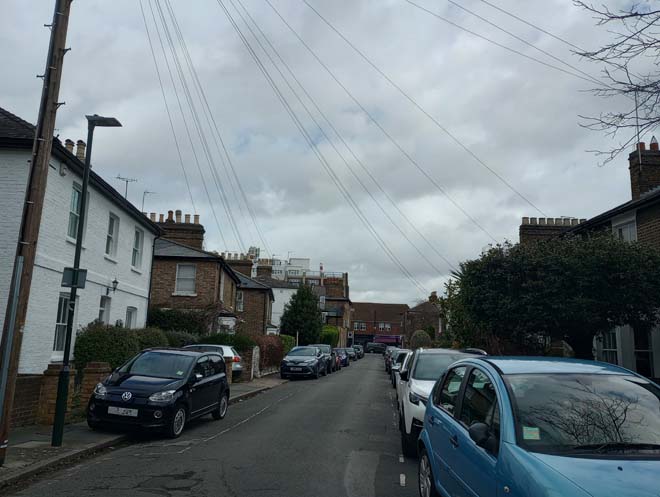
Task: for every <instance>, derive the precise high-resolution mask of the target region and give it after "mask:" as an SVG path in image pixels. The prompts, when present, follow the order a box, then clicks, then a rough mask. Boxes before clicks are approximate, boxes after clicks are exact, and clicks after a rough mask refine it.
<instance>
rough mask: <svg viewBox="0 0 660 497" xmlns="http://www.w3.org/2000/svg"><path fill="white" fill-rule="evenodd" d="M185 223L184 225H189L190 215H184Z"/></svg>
mask: <svg viewBox="0 0 660 497" xmlns="http://www.w3.org/2000/svg"><path fill="white" fill-rule="evenodd" d="M185 222H186V224H190V214H186V215H185Z"/></svg>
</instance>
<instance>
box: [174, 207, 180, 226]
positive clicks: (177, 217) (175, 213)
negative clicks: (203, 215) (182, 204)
mask: <svg viewBox="0 0 660 497" xmlns="http://www.w3.org/2000/svg"><path fill="white" fill-rule="evenodd" d="M174 216H175V217H176V222H177V223H180V222H181V211H180V210H179V209H177V210H176V211H174Z"/></svg>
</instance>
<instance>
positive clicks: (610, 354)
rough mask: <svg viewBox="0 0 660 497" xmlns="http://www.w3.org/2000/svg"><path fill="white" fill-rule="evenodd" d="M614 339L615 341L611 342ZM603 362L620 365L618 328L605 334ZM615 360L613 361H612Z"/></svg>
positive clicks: (602, 353) (602, 349) (602, 351)
mask: <svg viewBox="0 0 660 497" xmlns="http://www.w3.org/2000/svg"><path fill="white" fill-rule="evenodd" d="M612 338H613V341H612V340H611V339H612ZM602 344H603V346H602V348H601V360H602V361H603V362H609V363H610V364H619V333H618V332H617V329H616V328H613V329H611V330H609V331H606V332H605V333H603V342H602ZM612 358H613V359H614V361H611V360H610V359H612Z"/></svg>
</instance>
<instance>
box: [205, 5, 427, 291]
mask: <svg viewBox="0 0 660 497" xmlns="http://www.w3.org/2000/svg"><path fill="white" fill-rule="evenodd" d="M217 2H218V5H219V6H220V7H221V8H222V10H223V11H224V13H225V15H226V16H227V19H228V20H229V22H230V23H231V24H232V27H233V28H234V30H235V31H236V33H237V34H238V35H239V37H240V39H241V41H242V42H243V44H244V45H245V48H246V49H247V50H248V52H249V53H250V55H251V57H252V58H253V60H254V62H255V63H256V64H257V67H258V68H259V70H260V71H261V72H262V74H263V75H264V77H265V78H266V80H267V82H268V84H269V85H270V87H271V88H272V89H273V91H274V92H275V94H276V96H277V98H278V100H279V101H280V103H282V105H283V106H284V108H285V110H286V112H287V114H288V115H289V117H291V119H292V120H293V122H294V124H295V126H296V127H297V129H298V130H299V131H300V133H301V134H302V136H303V138H304V139H305V141H306V142H307V144H308V145H309V147H310V149H311V150H312V151H313V152H314V154H315V155H316V157H317V159H318V160H319V162H320V163H321V165H322V166H323V167H324V169H325V171H326V172H327V173H328V175H329V176H330V178H331V180H332V181H333V183H334V184H335V186H336V187H337V189H338V190H339V191H340V193H341V194H342V196H343V197H344V199H345V200H346V202H347V203H348V204H349V205H350V206H351V208H352V209H353V211H354V212H355V214H356V215H357V216H358V218H359V219H360V221H362V223H363V224H364V225H365V227H366V228H367V230H368V231H369V233H370V234H371V235H372V236H373V237H374V239H375V240H376V242H377V243H378V245H379V246H380V247H381V249H383V251H384V252H385V253H386V255H387V256H388V257H389V258H390V260H391V261H392V262H393V263H394V264H395V265H396V266H397V267H398V268H399V269H400V270H401V272H402V273H403V274H404V276H405V277H406V278H408V279H409V280H410V281H411V282H412V283H413V284H414V285H415V286H416V287H417V289H418V290H420V291H421V292H422V294H427V291H426V289H425V288H424V287H423V286H422V285H421V284H420V283H419V281H417V279H416V278H415V277H414V276H413V275H412V274H411V273H410V272H409V271H408V270H407V269H406V267H405V266H404V265H403V264H402V263H401V262H400V261H399V260H398V258H397V257H396V255H395V254H394V253H393V252H392V251H391V250H390V248H389V247H388V245H387V243H386V242H385V241H384V240H383V239H382V237H381V236H380V235H379V234H378V232H377V231H376V229H375V228H374V227H373V225H372V224H371V223H370V222H369V220H368V219H367V218H366V216H365V215H364V213H363V212H362V210H361V209H360V207H359V205H358V204H357V203H356V202H355V200H354V199H353V198H352V196H351V194H350V192H349V191H348V190H347V189H346V187H345V186H344V184H343V183H342V182H341V179H340V178H339V177H338V176H337V175H336V173H335V172H334V171H333V169H332V167H331V166H330V164H329V162H328V161H327V159H326V158H325V156H324V155H323V153H322V152H321V151H320V149H319V148H318V146H317V145H316V143H315V141H314V140H313V139H312V137H311V136H310V135H309V133H308V132H307V130H306V129H305V127H304V125H303V124H302V122H301V121H300V119H299V118H298V116H297V115H296V113H295V111H294V110H293V109H292V107H291V105H290V104H289V102H288V100H287V99H286V97H285V96H284V95H283V93H282V91H281V90H280V89H279V87H278V86H277V83H275V81H274V80H273V78H272V76H271V75H270V73H269V72H268V70H267V69H266V67H265V66H264V64H263V63H262V61H261V59H260V58H259V56H258V55H257V54H256V52H255V51H254V49H253V48H252V46H251V45H250V42H249V41H248V40H247V38H246V37H245V35H244V34H243V32H242V31H241V29H240V27H239V26H238V24H237V23H236V21H235V20H234V18H233V16H232V15H231V13H230V12H229V10H228V9H227V7H226V6H225V4H224V2H223V1H222V0H217Z"/></svg>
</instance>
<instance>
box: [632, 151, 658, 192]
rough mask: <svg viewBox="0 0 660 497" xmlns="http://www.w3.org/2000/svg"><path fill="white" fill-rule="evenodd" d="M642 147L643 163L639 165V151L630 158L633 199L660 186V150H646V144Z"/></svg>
mask: <svg viewBox="0 0 660 497" xmlns="http://www.w3.org/2000/svg"><path fill="white" fill-rule="evenodd" d="M640 145H641V147H642V150H641V155H642V165H641V167H640V165H639V153H638V152H637V151H635V152H633V153H631V154H630V156H629V157H628V160H629V162H630V165H629V167H628V169H629V171H630V191H631V194H632V199H633V200H637V199H639V197H640V196H641V195H643V194H644V193H646V192H648V191H650V190H653V189H655V188H657V187H659V186H660V151H658V150H657V144H656V145H655V150H645V149H644V144H643V143H641V144H640Z"/></svg>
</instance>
